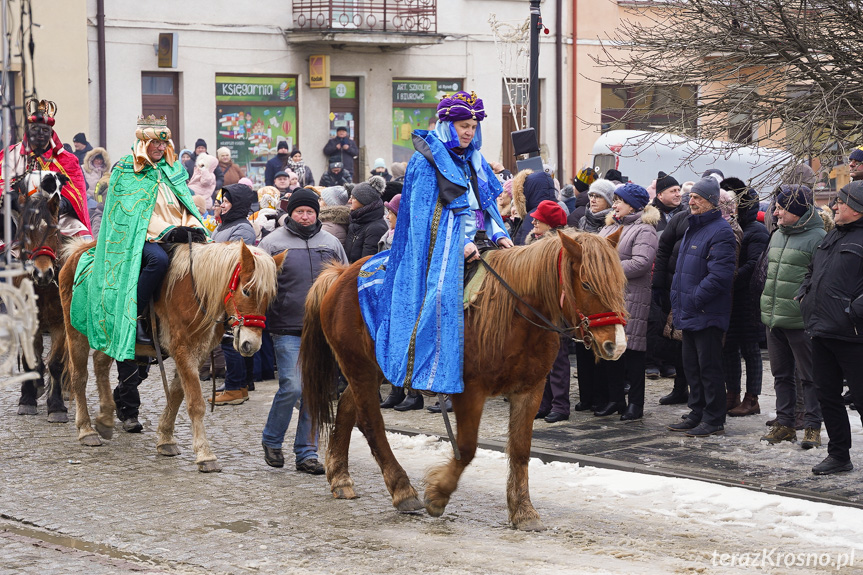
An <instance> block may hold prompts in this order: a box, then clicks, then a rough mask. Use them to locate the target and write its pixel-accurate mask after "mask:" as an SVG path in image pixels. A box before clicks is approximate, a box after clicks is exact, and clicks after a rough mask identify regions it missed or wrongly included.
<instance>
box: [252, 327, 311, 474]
mask: <svg viewBox="0 0 863 575" xmlns="http://www.w3.org/2000/svg"><path fill="white" fill-rule="evenodd" d="M273 351H274V352H275V355H276V365H278V367H279V391H277V392H276V396H275V397H274V398H273V405H272V406H271V407H270V415H269V417H267V424H266V425H265V426H264V434H263V443H264V445H266V446H267V447H272V448H275V449H281V447H282V442H283V441H284V440H285V433H286V432H287V431H288V426H290V424H291V417H292V416H293V414H294V406H295V405H296V404H297V401H300V419H299V421H297V436H296V437H295V438H294V455H295V457H296V462H297V464H300V463H302V462H303V461H305V460H307V459H317V457H318V434H317V433H315V434H314V435H312V417H311V414H309V412H308V410H307V409H306V408H305V405H303V402H302V401H301V398H302V395H303V382H302V379H301V378H300V366H299V365H297V359H298V358H299V355H300V338H299V337H298V336H294V335H275V334H273Z"/></svg>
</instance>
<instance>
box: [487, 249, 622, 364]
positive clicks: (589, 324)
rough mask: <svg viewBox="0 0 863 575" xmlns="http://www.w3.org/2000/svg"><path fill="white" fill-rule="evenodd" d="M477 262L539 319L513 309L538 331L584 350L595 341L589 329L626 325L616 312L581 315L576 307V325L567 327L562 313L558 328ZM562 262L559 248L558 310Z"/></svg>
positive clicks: (491, 269) (491, 271)
mask: <svg viewBox="0 0 863 575" xmlns="http://www.w3.org/2000/svg"><path fill="white" fill-rule="evenodd" d="M479 261H480V262H481V263H482V265H484V266H485V268H486V269H487V270H488V271H489V273H491V275H493V276H494V277H495V279H497V281H499V282H500V284H501V285H502V286H503V287H504V288H505V289H506V290H507V291H508V292H509V293H510V294H512V296H513V297H514V298H515V299H516V300H518V301H519V302H520V303H522V304H523V305H524V306H525V307H526V308H527V309H528V310H530V312H531V313H532V314H533V315H535V316H536V317H537V318H539V321H540V322H541V323H537V322H535V321H533V320H531V319H530V318H529V317H527V316H526V315H524V314H523V313H522V311H521V310H520V309H518V307H516V308H515V312H516V313H517V314H518V315H520V316H521V317H522V318H523V319H524V320H525V321H527V322H528V323H530V324H532V325H534V326H536V327H538V328H540V329H544V330H546V331H551V332H554V333H557V334H559V335H562V336H564V337H567V338H571V339H575V340H576V341H580V342H582V343H583V344H584V347H585V348H587V349H590V348H591V346H592V345H593V342H594V341H596V340H595V338H594V337H593V333H591V331H590V329H591V328H593V327H603V326H608V325H622V326H625V325H626V319H625V318H624V317H623V315H621V314H620V313H618V312H613V311H609V312H603V313H594V314H591V315H584V314H583V313H581V310H579V309H578V307H575V313H576V314H577V315H578V324H576V325H575V326H571V325H569V322H568V321H567V320H566V317H564V315H563V313H561V314H560V320H561V322H562V323H563V326H564V327H559V326H558V325H556V324H555V323H554V322H553V321H551V320H550V319H548V318H547V317H545V316H544V315H543V314H542V313H541V312H540V311H539V310H538V309H536V308H535V307H533V306H532V305H530V304H529V303H527V302H526V301H524V299H522V297H521V296H520V295H518V293H516V291H515V290H514V289H512V286H510V285H509V284H508V283H506V281H504V279H503V278H502V277H500V274H498V273H497V272H496V271H495V270H494V268H492V267H491V266H490V265H489V264H488V262H486V261H485V260H484V259H482V258H480V259H479ZM562 262H563V248H562V247H561V248H560V252H559V253H558V255H557V276H558V281H559V282H560V308H561V310H562V309H563V300H564V299H565V293H564V291H563V268H562ZM574 331H577V335H573V333H572V332H574Z"/></svg>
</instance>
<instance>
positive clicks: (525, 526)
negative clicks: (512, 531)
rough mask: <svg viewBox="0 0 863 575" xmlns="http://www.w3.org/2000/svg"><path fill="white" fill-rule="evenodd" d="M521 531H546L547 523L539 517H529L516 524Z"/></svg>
mask: <svg viewBox="0 0 863 575" xmlns="http://www.w3.org/2000/svg"><path fill="white" fill-rule="evenodd" d="M515 528H516V529H518V530H519V531H545V525H543V524H542V521H540V520H539V519H527V520H525V521H522V522H521V523H518V524H516V525H515Z"/></svg>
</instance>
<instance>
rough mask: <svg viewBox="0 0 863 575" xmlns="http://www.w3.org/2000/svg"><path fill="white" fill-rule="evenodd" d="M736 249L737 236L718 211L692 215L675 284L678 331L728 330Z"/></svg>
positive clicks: (682, 246)
mask: <svg viewBox="0 0 863 575" xmlns="http://www.w3.org/2000/svg"><path fill="white" fill-rule="evenodd" d="M673 219H674V218H672V220H673ZM666 231H668V230H667V229H666ZM736 245H737V240H736V239H735V238H734V232H732V231H731V226H730V225H729V224H728V222H726V221H725V220H724V219H722V214H721V213H720V212H719V210H718V209H713V210H709V211H708V212H705V213H703V214H698V215H696V214H690V215H689V228H688V229H687V230H686V233H685V234H684V236H683V240H682V241H681V244H680V253H679V255H678V258H677V266H676V267H675V270H674V278H673V279H672V280H671V307H672V310H673V313H674V327H676V328H677V329H683V330H689V331H697V330H703V329H707V328H709V327H718V328H719V329H721V330H722V331H727V330H728V322H729V320H730V318H731V288H732V284H733V282H734V268H735V259H736V258H735V252H736Z"/></svg>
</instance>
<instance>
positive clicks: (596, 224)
mask: <svg viewBox="0 0 863 575" xmlns="http://www.w3.org/2000/svg"><path fill="white" fill-rule="evenodd" d="M610 211H611V208H606V209H604V210H602V211H601V212H599V213H596V214H594V213H593V212H591V211H590V210H586V211H585V212H584V225H583V226H582V229H583V230H584V231H586V232H591V233H594V234H595V233H596V232H598V231H599V230H601V229H602V228H604V227H605V216H606V215H607V214H608V213H609V212H610Z"/></svg>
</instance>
